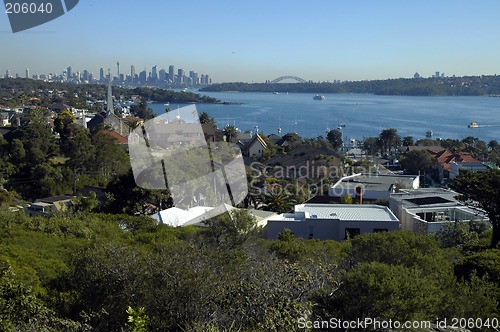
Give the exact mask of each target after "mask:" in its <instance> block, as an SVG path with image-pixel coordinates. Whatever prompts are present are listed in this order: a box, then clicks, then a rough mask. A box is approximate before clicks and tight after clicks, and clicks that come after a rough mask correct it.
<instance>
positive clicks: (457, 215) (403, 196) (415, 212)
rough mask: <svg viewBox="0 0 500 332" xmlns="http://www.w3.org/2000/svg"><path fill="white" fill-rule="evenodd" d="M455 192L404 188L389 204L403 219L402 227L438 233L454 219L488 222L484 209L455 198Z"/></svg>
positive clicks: (408, 229) (420, 231) (453, 221)
mask: <svg viewBox="0 0 500 332" xmlns="http://www.w3.org/2000/svg"><path fill="white" fill-rule="evenodd" d="M456 195H457V193H456V192H454V191H451V190H445V189H440V188H424V189H418V190H402V191H401V192H399V193H395V194H392V195H391V198H390V200H389V207H390V209H391V210H392V212H393V213H394V214H395V215H396V216H397V218H398V219H399V220H400V222H401V229H402V230H407V231H411V232H414V233H420V234H435V233H437V232H438V231H440V230H441V229H442V228H443V227H444V225H446V224H450V223H455V222H470V221H482V222H488V218H487V217H486V216H485V214H484V212H483V211H480V210H477V209H474V208H471V207H468V206H465V205H463V204H461V203H460V202H458V201H457V200H456V199H455V196H456Z"/></svg>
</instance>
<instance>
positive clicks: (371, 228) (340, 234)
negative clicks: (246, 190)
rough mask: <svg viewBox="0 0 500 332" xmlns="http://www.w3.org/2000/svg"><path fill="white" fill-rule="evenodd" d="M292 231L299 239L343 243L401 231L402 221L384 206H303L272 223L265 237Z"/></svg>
mask: <svg viewBox="0 0 500 332" xmlns="http://www.w3.org/2000/svg"><path fill="white" fill-rule="evenodd" d="M287 228H288V229H290V230H291V231H292V232H293V233H294V235H295V236H296V237H300V238H305V239H320V240H336V241H341V240H345V239H347V238H349V237H353V236H356V235H359V234H365V233H373V232H388V231H395V230H399V228H400V227H399V220H398V219H397V218H396V216H395V215H394V214H393V213H392V212H391V210H389V208H387V207H385V206H380V205H352V204H307V203H306V204H300V205H296V206H295V211H294V212H293V213H283V214H280V215H277V216H276V217H272V218H270V219H269V220H268V222H267V225H266V227H265V234H266V237H267V238H268V239H277V238H278V235H279V233H281V232H283V231H284V230H285V229H287Z"/></svg>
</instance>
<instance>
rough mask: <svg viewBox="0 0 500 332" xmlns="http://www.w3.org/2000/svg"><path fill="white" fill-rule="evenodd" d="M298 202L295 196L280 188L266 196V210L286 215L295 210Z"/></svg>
mask: <svg viewBox="0 0 500 332" xmlns="http://www.w3.org/2000/svg"><path fill="white" fill-rule="evenodd" d="M296 203H297V202H296V201H295V199H294V198H293V196H292V195H291V194H290V193H288V192H286V191H284V190H282V188H281V187H280V188H279V189H277V190H274V191H270V192H269V193H268V194H267V195H266V196H265V207H266V210H269V211H273V212H276V213H285V212H289V211H291V210H293V207H294V206H295V204H296Z"/></svg>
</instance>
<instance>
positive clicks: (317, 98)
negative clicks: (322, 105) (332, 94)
mask: <svg viewBox="0 0 500 332" xmlns="http://www.w3.org/2000/svg"><path fill="white" fill-rule="evenodd" d="M313 99H314V100H325V96H322V95H316V96H314V97H313Z"/></svg>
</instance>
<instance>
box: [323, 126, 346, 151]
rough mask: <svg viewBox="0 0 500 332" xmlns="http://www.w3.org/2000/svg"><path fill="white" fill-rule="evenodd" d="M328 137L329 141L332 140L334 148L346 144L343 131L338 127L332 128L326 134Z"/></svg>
mask: <svg viewBox="0 0 500 332" xmlns="http://www.w3.org/2000/svg"><path fill="white" fill-rule="evenodd" d="M326 139H327V140H328V142H330V144H331V145H332V148H333V149H334V150H337V149H338V148H340V147H341V146H342V145H343V144H344V142H343V139H342V133H341V132H340V130H337V129H334V130H330V131H329V132H328V134H327V135H326Z"/></svg>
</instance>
